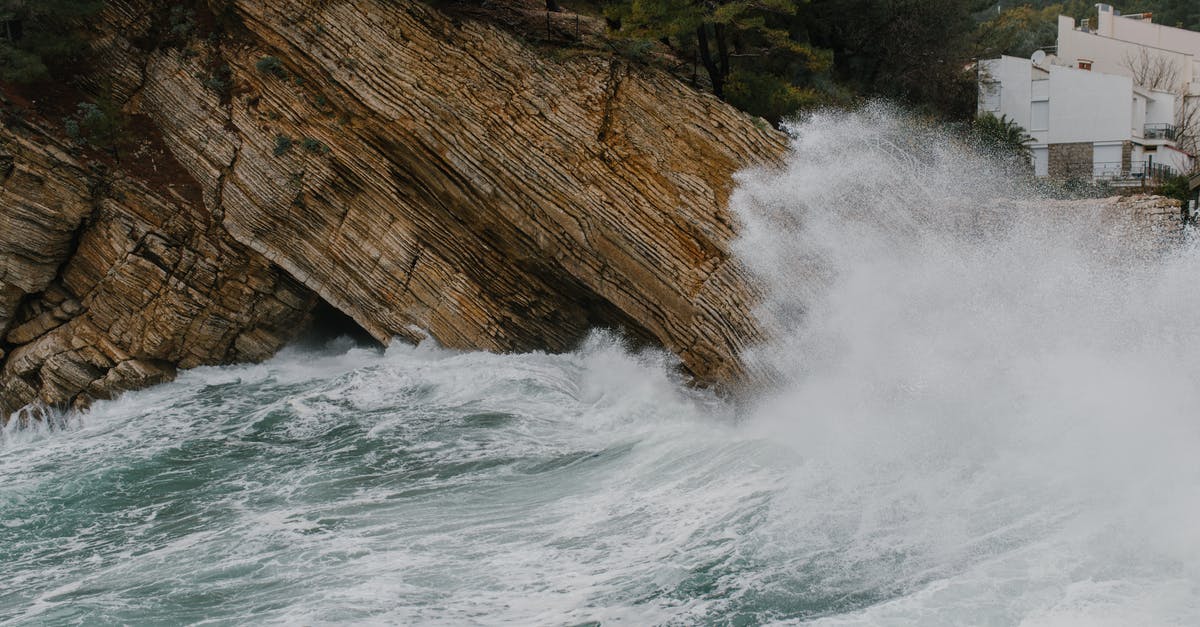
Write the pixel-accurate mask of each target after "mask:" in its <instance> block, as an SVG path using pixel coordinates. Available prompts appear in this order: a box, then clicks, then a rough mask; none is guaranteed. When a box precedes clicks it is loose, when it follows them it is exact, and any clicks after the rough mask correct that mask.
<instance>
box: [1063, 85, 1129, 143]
mask: <svg viewBox="0 0 1200 627" xmlns="http://www.w3.org/2000/svg"><path fill="white" fill-rule="evenodd" d="M1133 114H1134V110H1133V81H1132V80H1131V79H1129V78H1128V77H1125V76H1113V75H1111V74H1099V73H1097V72H1089V71H1086V70H1076V69H1072V68H1066V67H1060V66H1051V68H1050V133H1049V137H1048V138H1047V140H1046V143H1050V144H1062V143H1072V142H1103V141H1118V142H1119V141H1123V140H1126V139H1129V137H1130V130H1131V127H1132V125H1133V121H1134V120H1133Z"/></svg>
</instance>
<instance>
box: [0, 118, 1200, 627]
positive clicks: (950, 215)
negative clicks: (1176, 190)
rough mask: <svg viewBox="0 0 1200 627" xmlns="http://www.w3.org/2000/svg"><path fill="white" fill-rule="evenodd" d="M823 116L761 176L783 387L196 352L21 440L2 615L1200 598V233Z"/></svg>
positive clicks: (772, 323)
mask: <svg viewBox="0 0 1200 627" xmlns="http://www.w3.org/2000/svg"><path fill="white" fill-rule="evenodd" d="M793 132H794V133H795V135H796V140H795V154H794V155H793V156H792V158H791V159H790V161H789V163H788V164H787V167H786V168H784V169H782V170H779V171H770V172H752V173H746V174H745V175H744V176H743V177H742V179H741V180H740V181H739V191H738V192H737V194H735V196H734V199H733V208H734V210H735V211H736V213H737V215H738V216H739V218H740V220H741V221H742V232H743V233H744V237H743V240H742V242H741V244H740V245H739V248H738V254H739V256H740V257H741V258H742V259H743V260H744V262H745V263H746V264H747V266H748V267H749V268H751V269H752V271H753V272H755V273H756V274H757V276H759V277H760V278H761V280H762V281H763V283H764V285H765V286H766V287H767V292H766V301H765V302H764V303H763V307H762V310H761V312H760V313H761V317H762V319H763V321H764V324H765V325H766V327H767V328H768V329H769V331H770V332H771V334H772V340H771V342H770V344H769V345H767V346H764V347H761V348H760V349H758V350H757V351H756V352H755V353H754V354H753V355H751V356H750V358H751V359H752V360H753V362H754V364H755V365H756V367H757V368H759V369H761V370H763V371H770V372H772V373H773V376H774V377H775V378H776V380H777V381H779V384H778V385H777V386H775V387H774V388H772V389H771V390H769V391H764V392H763V393H762V394H761V395H759V396H757V397H755V398H750V399H741V400H738V401H727V400H723V399H719V398H717V397H715V396H714V395H712V394H709V393H707V392H704V391H697V390H694V389H691V388H689V387H688V386H687V385H686V382H685V381H683V380H681V379H680V378H679V377H678V376H677V375H676V374H674V364H673V361H672V360H671V359H669V358H667V357H664V356H663V355H661V354H658V353H654V352H641V353H639V352H631V351H629V350H628V349H627V348H626V347H624V346H623V345H622V343H621V342H620V340H619V338H616V337H614V336H612V335H608V334H596V335H594V336H593V337H591V338H590V339H589V340H588V341H587V342H586V343H585V344H584V345H583V346H581V347H580V348H579V350H577V351H575V352H572V353H569V354H564V355H546V354H539V353H533V354H523V355H489V354H482V353H461V352H454V351H447V350H442V349H439V348H436V347H432V346H430V345H428V344H426V345H422V346H418V347H407V346H401V345H395V346H393V347H392V348H389V349H388V350H386V351H383V350H376V349H370V348H363V347H355V346H353V345H351V344H349V343H341V344H338V343H334V344H332V345H330V346H327V347H324V348H307V349H303V348H299V347H296V348H291V349H288V350H285V351H284V352H282V353H281V354H280V355H278V356H277V357H276V358H274V359H272V360H270V361H268V362H266V363H264V364H259V365H246V366H230V367H221V368H200V369H196V370H192V371H188V372H185V373H183V374H182V375H181V376H180V378H179V379H178V380H177V381H175V382H173V383H170V384H167V385H163V386H158V387H156V388H153V389H150V390H144V391H141V392H136V393H131V394H127V395H125V396H123V397H121V398H120V399H118V400H116V401H112V402H104V403H99V404H97V405H96V406H95V408H94V410H93V411H92V412H91V413H90V414H87V415H86V416H72V417H70V418H69V419H67V420H65V421H63V422H62V423H61V424H59V425H58V426H57V427H56V428H54V429H43V430H41V431H38V430H24V431H20V432H17V431H13V432H11V433H7V434H6V436H5V439H4V440H3V443H2V444H0V512H2V513H0V522H2V524H3V528H0V582H3V584H2V585H0V622H6V623H12V624H46V623H51V624H58V623H86V624H98V623H114V624H119V623H129V624H145V623H164V622H167V623H186V622H209V623H228V624H233V623H237V624H241V623H287V624H332V623H396V624H418V623H419V624H447V625H449V624H454V625H459V624H520V625H526V624H551V625H555V624H560V625H567V624H580V623H601V624H639V625H640V624H697V623H715V624H770V623H777V624H796V623H811V624H819V625H1034V626H1044V625H1130V624H1137V625H1195V624H1200V536H1198V535H1197V533H1196V532H1195V524H1194V523H1195V521H1196V520H1198V519H1200V463H1197V462H1196V451H1198V450H1200V425H1198V423H1197V416H1198V415H1200V389H1198V388H1197V385H1196V383H1197V376H1198V375H1200V331H1198V330H1197V327H1196V325H1195V323H1194V321H1195V319H1196V312H1197V311H1200V290H1196V289H1194V286H1195V277H1196V276H1197V271H1200V255H1198V254H1197V251H1196V250H1195V249H1194V248H1191V247H1188V246H1183V247H1180V248H1176V249H1172V250H1171V251H1167V252H1164V253H1163V254H1161V255H1154V256H1147V255H1145V254H1138V255H1132V254H1126V252H1125V250H1126V249H1124V248H1122V243H1121V240H1120V238H1116V237H1111V236H1110V235H1111V234H1110V233H1107V232H1106V231H1105V228H1106V227H1105V226H1104V225H1103V224H1101V223H1100V222H1099V221H1098V220H1095V219H1093V218H1094V216H1090V215H1088V214H1087V213H1086V211H1085V212H1081V213H1080V214H1077V215H1067V216H1064V215H1059V214H1050V213H1048V212H1043V211H1039V210H1038V201H1037V198H1036V196H1035V195H1033V194H1032V193H1028V192H1021V191H1020V190H1013V189H1011V185H1010V184H1008V183H1005V182H1004V181H1003V180H1001V179H999V178H998V171H997V170H996V169H995V168H994V166H993V165H992V162H991V161H990V160H989V159H987V158H985V157H980V156H977V155H974V154H973V153H971V152H970V151H969V150H967V149H966V148H963V147H958V146H955V145H954V144H953V143H952V142H951V141H950V140H949V139H948V138H945V137H942V136H940V135H938V134H937V133H936V132H934V131H928V130H920V129H919V128H918V127H916V126H915V125H914V124H913V123H912V121H911V120H909V119H907V118H905V117H903V116H900V115H897V114H895V113H894V112H891V111H888V110H886V109H882V108H875V109H869V110H866V111H864V112H860V113H858V114H851V115H822V116H816V117H814V118H813V119H811V120H809V121H807V122H805V123H803V124H800V125H798V126H796V127H795V128H794V129H793ZM914 133H916V134H915V135H914ZM928 146H936V149H934V150H926V149H925V148H926V147H928ZM1018 192H1020V193H1018ZM1014 196H1016V197H1017V198H1016V200H1015V201H1008V200H998V199H1005V198H1012V197H1014ZM984 207H986V209H981V208H984Z"/></svg>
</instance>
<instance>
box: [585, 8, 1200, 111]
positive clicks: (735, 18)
mask: <svg viewBox="0 0 1200 627" xmlns="http://www.w3.org/2000/svg"><path fill="white" fill-rule="evenodd" d="M1114 6H1115V7H1116V8H1117V9H1118V10H1121V11H1123V12H1125V13H1132V12H1143V11H1151V12H1153V13H1154V19H1155V22H1157V23H1161V24H1168V25H1176V26H1183V27H1187V28H1194V29H1197V30H1200V2H1196V0H1129V1H1126V2H1121V1H1119V0H1118V1H1116V2H1115V3H1114ZM603 7H604V13H605V16H606V17H607V18H608V20H609V24H610V25H611V26H612V29H613V31H614V32H615V33H616V34H617V35H618V36H619V37H621V40H620V42H619V43H618V44H617V45H616V46H615V47H616V49H617V50H618V51H620V52H622V53H623V54H625V55H626V56H628V57H630V58H632V59H635V60H643V59H645V58H646V57H647V56H648V53H649V50H650V46H651V45H654V44H662V45H665V46H666V47H668V48H669V49H670V50H671V51H672V52H673V53H674V54H675V56H677V57H679V58H681V59H683V60H685V61H690V62H691V63H692V64H693V65H694V66H695V67H697V68H699V72H697V75H698V76H699V77H700V79H701V82H703V83H704V85H705V86H706V87H708V88H709V89H711V90H712V92H713V93H714V94H716V95H717V96H720V97H721V98H722V99H724V100H726V101H728V102H730V103H731V104H734V105H735V106H738V107H739V108H742V109H743V110H745V111H747V112H749V113H752V114H754V115H757V116H761V117H764V118H766V119H768V120H770V121H771V122H773V123H778V122H779V121H780V120H781V119H782V118H784V117H787V116H788V115H791V114H794V113H796V112H798V111H803V110H805V109H811V108H814V107H818V106H823V105H845V104H852V103H853V102H855V101H857V100H859V99H862V98H872V97H886V98H892V99H895V100H899V101H901V102H905V103H907V104H909V105H910V106H913V107H915V108H917V109H918V110H921V111H924V112H927V113H931V114H934V115H938V116H941V117H949V118H951V119H954V120H960V121H964V122H965V121H969V120H971V119H972V117H973V116H974V113H975V96H976V86H975V75H974V72H973V71H971V69H970V68H971V63H972V61H973V60H974V59H977V58H991V57H995V56H998V55H1000V54H1011V55H1016V56H1028V55H1030V54H1031V53H1032V52H1033V51H1034V50H1037V49H1038V48H1041V47H1045V46H1050V45H1053V44H1054V43H1055V39H1056V36H1057V18H1058V15H1059V14H1065V15H1071V16H1073V17H1075V18H1077V19H1084V18H1093V19H1094V16H1095V14H1096V9H1095V5H1094V2H1093V0H1058V1H1051V0H999V1H997V0H704V1H703V2H702V1H700V0H611V1H609V2H605V3H603Z"/></svg>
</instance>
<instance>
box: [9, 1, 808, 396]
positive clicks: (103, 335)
mask: <svg viewBox="0 0 1200 627" xmlns="http://www.w3.org/2000/svg"><path fill="white" fill-rule="evenodd" d="M210 5H211V6H210V8H211V15H209V16H207V17H205V19H200V20H199V21H200V22H201V23H205V24H210V25H211V24H213V23H216V24H218V26H219V28H216V29H213V30H212V32H209V33H200V32H198V33H196V34H195V35H194V36H192V37H190V38H189V39H188V40H187V41H184V42H179V41H175V42H172V43H170V45H167V44H163V43H161V41H160V42H159V43H154V44H150V43H148V42H154V41H156V35H155V34H156V29H159V30H161V27H162V26H161V24H162V22H161V16H158V13H162V11H163V9H162V7H158V6H157V5H156V3H152V2H149V1H148V0H113V1H112V2H111V3H110V5H109V6H108V8H107V9H106V10H105V12H104V13H103V15H102V16H101V19H100V20H99V21H98V23H97V25H96V26H95V29H96V31H97V42H98V43H97V44H96V46H97V52H96V54H97V55H98V56H100V57H102V58H104V59H105V60H106V63H104V64H103V65H102V66H101V67H99V68H97V71H98V73H97V74H96V75H94V76H89V77H87V81H88V82H89V83H91V84H93V85H96V86H103V88H104V89H105V90H107V91H109V92H110V93H113V94H115V95H116V97H117V98H118V100H120V101H122V102H125V103H126V104H125V108H126V110H127V111H128V112H130V113H137V114H142V115H145V116H147V117H148V118H149V119H150V120H152V121H153V123H154V125H155V126H156V127H157V129H158V131H159V132H160V133H161V136H162V139H163V140H164V141H165V144H166V146H167V147H168V148H169V149H170V152H171V153H172V156H173V159H174V161H176V162H177V163H178V164H180V165H181V166H182V168H183V170H184V171H186V173H187V178H188V180H187V181H185V182H182V183H181V184H186V185H188V186H190V187H191V188H192V191H196V192H198V193H195V194H194V196H195V197H196V198H199V199H200V201H199V202H195V201H193V200H190V199H189V198H185V196H189V195H188V194H184V195H177V196H178V197H175V196H164V195H163V194H162V193H161V190H150V189H148V188H146V187H145V186H139V183H138V182H137V181H134V180H130V179H128V178H123V177H121V176H119V175H116V176H109V177H108V178H105V179H104V180H105V185H107V186H108V187H109V188H108V189H105V190H104V193H98V192H97V189H95V187H96V185H95V181H98V180H100V179H101V178H103V177H100V178H97V177H96V176H94V175H93V174H92V173H89V172H87V169H86V168H85V167H84V166H83V165H81V164H79V163H75V162H74V161H72V158H71V157H70V156H68V155H67V153H66V151H65V150H64V149H62V148H61V147H59V148H56V147H55V146H54V142H52V141H49V139H48V138H41V139H38V138H32V137H19V136H12V137H9V138H8V141H9V143H12V144H13V145H14V146H15V148H11V149H9V150H8V152H10V153H12V154H13V155H14V157H15V163H16V168H15V174H12V175H10V176H9V178H8V179H7V181H6V183H5V185H4V192H3V193H4V194H5V196H4V199H5V200H4V205H3V214H2V215H0V220H6V221H8V222H9V223H11V224H12V228H8V224H7V223H6V225H5V226H6V228H5V230H4V233H3V234H0V246H3V248H0V255H3V262H0V263H4V264H5V265H4V266H3V267H4V268H5V270H4V274H3V275H0V286H2V288H0V289H2V292H0V324H2V325H3V327H0V328H3V329H4V331H5V333H6V337H5V339H4V342H5V343H4V345H3V350H5V351H6V352H7V353H8V354H7V355H5V356H4V357H3V360H4V363H3V370H2V372H3V379H2V380H3V386H4V387H3V391H2V392H0V409H4V410H6V411H10V410H12V409H13V408H15V407H17V406H19V405H21V404H23V403H25V402H28V401H30V400H34V399H40V400H41V401H42V402H44V403H47V404H55V405H63V404H69V403H82V402H86V399H87V398H89V397H102V396H106V395H109V394H111V393H112V392H113V391H117V390H121V389H127V388H130V387H137V386H140V385H143V384H144V383H147V382H150V381H154V380H160V379H163V378H166V377H169V376H170V374H171V372H172V371H173V369H174V368H186V367H191V366H195V365H197V364H201V363H223V362H229V361H239V360H253V359H261V358H264V357H266V356H267V355H270V354H271V353H272V352H273V351H274V350H276V349H277V348H278V347H279V346H280V344H281V343H282V342H283V341H286V339H287V337H288V333H286V332H285V331H286V330H288V329H292V328H294V327H296V326H298V321H299V320H300V319H301V318H302V317H303V315H304V313H305V312H306V311H307V310H308V309H309V308H310V307H311V306H312V303H313V302H314V298H317V297H319V298H320V299H323V300H325V301H327V302H328V303H330V304H331V305H333V306H334V307H336V308H337V309H339V310H341V311H343V312H345V313H346V314H348V315H349V316H351V317H352V318H353V319H354V320H355V321H356V322H357V323H358V324H359V325H361V326H362V327H363V328H364V329H366V330H367V331H368V332H370V333H371V334H372V335H373V336H375V337H376V338H378V339H379V340H380V341H383V342H388V341H390V340H391V339H392V338H393V337H400V338H404V339H410V340H411V339H418V338H420V337H422V336H423V335H424V334H429V335H431V336H432V337H434V338H435V339H436V340H438V341H439V342H441V343H442V344H444V345H447V346H449V347H454V348H473V349H485V350H495V351H511V350H528V349H547V350H565V349H569V348H572V347H573V346H574V345H575V344H576V343H577V342H578V341H579V340H580V339H581V337H582V336H583V335H584V334H585V333H586V332H587V330H588V329H590V328H593V327H597V326H608V327H618V328H621V329H623V330H625V331H626V332H627V333H628V334H630V335H631V336H632V337H634V338H636V339H639V340H644V341H649V342H653V343H657V344H660V345H662V346H664V347H665V348H667V349H668V350H670V351H672V352H674V353H676V354H677V355H679V356H680V359H681V361H682V363H683V365H684V366H685V368H687V369H688V370H689V371H690V372H691V373H693V374H694V375H695V376H696V377H697V378H698V379H700V380H703V381H734V380H737V379H738V377H739V376H741V374H742V371H741V367H740V365H739V363H738V361H737V353H738V351H739V350H740V349H741V347H743V346H745V345H747V344H749V343H752V342H755V341H757V340H758V339H759V335H758V331H757V328H756V326H755V324H754V322H753V319H752V317H751V315H750V313H749V310H750V306H751V304H752V303H753V300H754V291H753V289H752V288H751V286H750V283H749V281H748V280H747V277H746V274H745V272H744V270H743V269H742V268H741V267H740V266H739V265H738V264H737V263H736V262H734V261H732V260H731V259H730V258H729V255H728V252H727V247H726V245H727V243H728V241H729V240H730V238H731V237H733V234H734V225H733V224H732V221H731V218H730V215H729V214H728V213H727V211H726V210H725V202H726V199H727V197H728V194H729V192H730V191H731V188H732V186H733V178H732V176H733V174H734V173H735V172H736V171H738V170H740V169H743V168H746V167H750V166H754V165H758V164H770V163H774V162H776V161H777V160H778V159H780V158H781V156H782V154H783V153H784V151H785V141H784V138H783V136H782V135H781V134H779V133H777V132H776V131H774V130H772V129H770V128H769V127H768V126H767V125H766V124H764V123H762V121H760V120H754V119H752V118H750V117H748V116H746V115H744V114H741V113H739V112H737V111H735V110H734V109H732V108H731V107H729V106H727V105H725V104H724V103H721V102H720V101H719V100H717V99H716V98H714V97H712V96H711V95H708V94H704V93H701V92H699V91H696V90H693V89H691V88H689V87H687V86H685V85H684V84H682V83H680V82H679V81H678V80H677V79H675V78H673V77H672V76H670V75H668V74H667V73H665V72H663V71H660V70H655V69H650V68H646V67H642V66H639V65H637V64H633V63H630V62H629V61H627V60H625V59H622V58H620V57H615V56H613V55H612V54H610V53H606V52H603V51H598V50H583V51H574V52H573V53H572V54H566V55H555V54H553V52H552V51H549V50H546V49H535V48H533V47H531V46H529V45H527V44H525V43H522V42H521V41H519V40H518V39H517V38H516V37H514V36H512V35H511V34H510V33H508V32H505V31H503V30H501V29H499V28H497V27H494V26H490V25H488V24H485V23H483V22H479V21H473V20H461V19H458V18H453V17H450V16H447V15H445V14H443V13H440V12H439V11H437V10H435V9H432V8H430V7H429V6H427V5H425V4H422V3H419V2H413V1H403V0H401V1H394V0H388V1H384V0H343V1H335V2H316V1H314V0H284V1H281V2H271V3H264V2H259V1H257V0H254V1H251V0H245V1H240V0H237V1H231V2H218V1H216V0H214V1H213V2H211V3H210ZM214 33H215V34H214ZM158 39H159V40H160V39H161V38H158ZM218 68H219V70H218ZM218 78H219V79H220V80H216V79H218ZM10 135H12V133H11V132H10ZM109 179H111V180H109ZM312 294H315V295H316V296H315V297H314V296H312ZM122 364H128V365H122Z"/></svg>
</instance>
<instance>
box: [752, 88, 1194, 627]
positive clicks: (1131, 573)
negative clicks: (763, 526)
mask: <svg viewBox="0 0 1200 627" xmlns="http://www.w3.org/2000/svg"><path fill="white" fill-rule="evenodd" d="M795 133H796V143H795V146H796V152H795V155H794V156H793V158H792V159H790V160H789V161H788V163H787V165H786V167H785V168H784V169H783V170H782V171H772V172H757V173H749V174H747V175H745V176H743V178H742V180H741V185H740V187H739V190H738V192H737V193H736V195H735V198H734V200H733V206H734V208H735V210H736V211H737V212H738V214H739V215H740V216H741V217H742V220H743V231H742V232H743V234H744V235H743V239H742V240H741V241H740V242H739V244H738V253H739V254H740V255H741V257H742V258H743V259H745V260H746V262H747V263H748V264H749V265H750V267H751V268H752V269H753V271H754V272H756V273H757V274H758V275H759V276H760V277H761V278H762V280H763V284H764V285H766V286H767V287H768V289H769V293H768V296H767V299H766V302H765V304H764V305H763V308H762V312H761V313H762V315H761V317H762V319H763V320H764V321H765V322H766V324H767V325H768V326H769V328H770V329H771V331H772V332H773V336H774V340H773V341H772V343H771V344H770V345H769V346H767V347H764V348H763V349H762V350H760V351H758V352H757V354H755V355H754V356H753V359H755V360H756V361H758V362H759V363H760V365H764V366H765V367H767V368H769V369H770V370H772V371H774V372H778V373H782V377H783V379H784V380H785V381H786V382H787V383H786V385H785V386H784V387H783V389H782V390H781V391H779V392H777V393H776V394H773V395H772V396H771V397H770V398H768V399H765V400H763V401H761V402H760V403H759V404H758V406H757V407H755V408H754V409H753V411H752V413H753V415H754V418H753V419H752V420H751V426H750V427H748V428H750V429H752V430H754V431H756V432H758V433H761V434H762V435H763V436H764V437H771V438H773V439H775V440H776V441H786V442H788V443H789V445H790V447H791V448H792V449H793V450H795V451H796V452H797V454H798V455H799V456H800V457H801V458H802V459H804V460H805V462H804V466H803V467H802V469H801V470H800V471H798V473H797V476H796V479H795V481H794V483H793V484H792V485H791V486H790V487H789V489H788V494H789V497H788V498H787V499H782V500H789V499H790V501H791V502H792V503H793V506H792V507H791V508H787V507H780V508H779V511H780V512H786V513H783V514H780V515H779V517H778V519H777V524H778V525H779V526H780V529H781V531H780V532H781V533H786V534H787V535H788V536H790V538H791V542H792V543H794V544H796V545H798V546H813V547H825V548H829V547H830V544H831V543H832V545H833V546H834V547H836V548H837V552H838V556H837V557H836V558H834V561H836V562H837V563H839V564H841V565H842V566H843V567H844V568H845V569H846V572H847V575H848V576H850V577H851V578H852V579H854V580H857V581H860V582H861V583H862V584H863V585H867V586H883V587H887V586H891V587H894V588H895V589H903V590H908V592H907V593H906V594H904V595H903V596H901V597H900V598H898V599H896V600H894V601H891V602H887V603H882V604H879V605H876V606H873V607H871V608H870V609H868V610H863V611H861V612H859V613H857V614H855V615H853V616H852V617H842V618H839V619H837V620H834V621H831V622H834V623H839V624H840V623H854V622H861V623H863V624H881V623H893V622H898V621H899V622H905V621H910V620H915V619H916V617H918V616H920V617H921V618H920V620H919V621H918V622H922V623H923V624H930V623H931V622H938V621H936V620H933V619H934V618H936V617H944V616H957V618H956V619H953V620H947V621H946V622H948V623H951V624H955V623H957V624H961V623H988V622H996V623H997V624H1010V623H1017V622H1025V623H1029V624H1059V623H1061V622H1066V623H1068V624H1074V623H1075V621H1080V622H1082V623H1085V624H1135V623H1136V624H1155V623H1158V622H1162V623H1178V624H1189V623H1192V622H1195V621H1196V620H1197V619H1198V618H1200V614H1197V612H1198V611H1200V602H1198V599H1200V587H1198V585H1200V534H1197V532H1196V530H1195V526H1194V521H1196V520H1197V519H1200V518H1198V517H1200V464H1197V463H1196V462H1195V461H1194V460H1195V457H1196V451H1198V450H1200V326H1198V325H1197V321H1198V316H1197V312H1200V290H1196V289H1195V285H1196V280H1197V277H1200V255H1198V254H1197V250H1196V248H1195V247H1194V246H1183V247H1179V248H1172V249H1169V250H1164V249H1160V248H1158V247H1149V248H1147V247H1146V246H1145V244H1146V242H1145V241H1144V239H1142V238H1144V237H1145V235H1146V234H1145V233H1141V232H1139V230H1138V229H1137V225H1136V224H1130V223H1129V222H1128V221H1122V220H1120V219H1114V216H1112V215H1107V214H1105V213H1104V212H1102V211H1101V210H1100V209H1099V203H1092V204H1089V203H1078V202H1076V203H1066V204H1063V203H1058V204H1055V203H1050V202H1045V201H1038V200H1037V199H1036V197H1034V196H1033V194H1031V193H1030V192H1028V191H1023V190H1020V189H1017V190H1014V189H1012V183H1011V182H1010V179H1007V178H1005V177H1003V176H999V173H998V170H997V168H996V166H995V162H994V161H993V160H991V159H989V158H987V157H986V156H980V155H979V154H978V153H974V152H972V151H970V150H969V149H967V148H966V147H963V146H960V145H956V144H954V143H953V142H952V141H950V140H948V139H947V138H946V137H945V136H943V135H940V134H938V133H937V132H935V131H933V130H930V129H928V128H922V127H920V125H919V124H915V123H914V122H913V121H912V120H910V119H907V118H904V117H903V116H899V115H897V114H896V113H895V112H893V111H890V110H889V109H887V108H885V107H875V108H871V109H867V110H864V111H862V112H859V113H857V114H854V115H850V116H844V115H818V116H815V117H814V118H812V119H811V120H809V121H808V122H807V123H806V124H804V125H803V126H801V127H799V128H796V129H795ZM832 164H836V165H832ZM1116 218H1120V216H1116ZM782 500H781V501H782ZM955 604H957V605H959V606H962V607H959V608H958V610H959V611H961V613H959V614H957V615H955V614H953V613H952V612H953V611H954V608H953V605H955ZM931 609H932V610H933V611H931ZM913 612H916V613H913ZM976 612H978V613H976ZM988 616H990V617H995V618H994V621H992V620H987V619H985V618H983V617H988Z"/></svg>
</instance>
